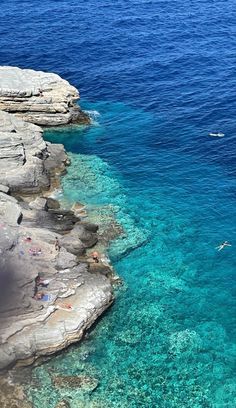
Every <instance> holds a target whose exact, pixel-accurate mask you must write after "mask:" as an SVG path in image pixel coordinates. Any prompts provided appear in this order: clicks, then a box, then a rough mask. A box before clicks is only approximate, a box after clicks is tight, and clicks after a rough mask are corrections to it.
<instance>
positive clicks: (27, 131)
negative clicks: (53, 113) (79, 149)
mask: <svg viewBox="0 0 236 408" xmlns="http://www.w3.org/2000/svg"><path fill="white" fill-rule="evenodd" d="M54 156H56V157H59V158H60V159H61V160H60V171H62V170H63V169H64V168H65V165H66V164H67V158H66V154H65V150H64V147H63V146H62V145H54V144H51V143H46V142H45V141H44V140H43V131H42V129H41V128H40V127H39V126H36V125H33V124H31V123H27V122H24V121H23V120H21V119H19V118H17V117H15V116H14V115H11V114H9V113H6V112H1V111H0V183H1V191H3V192H4V191H5V192H7V191H8V190H9V189H10V190H11V191H14V192H17V191H20V192H21V193H30V194H33V193H38V192H40V191H41V190H43V189H47V188H49V186H50V176H51V173H52V172H53V170H54V169H56V168H58V167H59V163H58V159H57V160H53V157H54Z"/></svg>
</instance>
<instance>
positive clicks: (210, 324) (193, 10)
mask: <svg viewBox="0 0 236 408" xmlns="http://www.w3.org/2000/svg"><path fill="white" fill-rule="evenodd" d="M0 17H1V21H2V24H1V26H0V33H1V49H0V64H1V65H17V66H20V67H26V68H33V69H39V70H45V71H53V72H56V73H58V74H60V75H61V76H63V77H64V78H65V79H67V80H69V81H70V82H71V83H72V84H73V85H75V86H76V87H78V88H79V90H80V92H81V97H82V107H83V108H84V109H87V110H89V111H90V112H92V113H91V115H92V116H93V118H94V125H93V126H91V127H88V128H82V129H80V130H79V129H77V130H75V129H74V130H73V129H71V130H67V131H66V132H65V131H57V132H54V131H51V132H50V133H48V135H47V137H48V138H49V139H50V140H52V141H56V142H63V143H64V144H65V146H66V149H67V150H68V151H69V152H70V154H71V155H72V158H73V161H72V166H71V168H70V169H69V172H68V175H67V176H66V177H65V178H64V179H63V188H64V195H65V197H66V198H67V200H71V201H73V200H78V201H82V202H83V201H84V202H85V203H87V204H88V207H89V211H90V214H91V216H92V217H96V216H97V217H99V219H101V218H103V219H109V220H110V219H111V218H112V217H114V216H115V217H116V218H117V219H118V220H119V222H120V223H121V224H122V226H123V230H124V232H123V234H122V236H120V238H119V239H118V240H116V241H115V242H113V243H112V244H111V247H110V255H111V257H112V259H113V263H114V265H115V268H116V270H117V272H118V273H119V274H120V275H121V277H122V278H123V280H124V286H123V287H122V289H121V290H120V291H118V293H117V300H116V303H115V304H114V306H113V307H112V308H111V310H110V311H109V312H108V313H107V314H106V315H105V316H104V318H103V319H102V320H101V321H100V322H99V323H98V324H97V325H96V327H95V328H94V329H93V331H92V332H91V333H90V336H89V337H88V339H87V340H86V341H85V342H84V343H83V344H81V345H77V346H74V347H72V348H70V349H69V350H68V351H67V352H65V353H63V354H61V355H60V356H57V357H55V358H53V359H52V360H51V361H50V362H48V363H46V364H44V365H42V366H41V367H38V368H36V369H35V370H34V371H33V377H32V382H31V383H30V384H29V395H31V398H32V399H33V401H34V406H35V408H39V407H40V408H41V407H42V406H45V408H46V407H47V408H55V405H56V402H57V401H58V400H60V399H62V398H63V396H64V397H65V399H67V400H68V401H70V403H71V406H72V408H82V407H83V408H91V407H93V408H94V407H96V408H101V407H102V408H104V407H106V408H107V407H109V408H113V407H118V408H119V407H122V408H127V407H129V408H136V407H144V408H156V407H158V408H188V407H191V408H202V407H203V408H235V406H236V401H235V398H236V364H235V361H236V346H235V344H236V341H235V340H236V318H235V316H236V313H235V311H236V310H235V309H236V302H235V295H236V277H235V270H236V253H235V246H236V239H235V236H236V235H235V226H236V194H235V191H236V178H235V175H236V168H235V163H236V161H235V159H236V157H235V133H236V128H235V111H236V98H235V83H236V82H235V66H236V58H235V27H236V11H235V2H234V1H233V0H226V1H225V0H224V1H223V0H196V1H194V2H193V1H190V0H181V1H180V0H176V1H170V0H116V1H113V2H111V1H108V0H100V1H99V2H97V1H95V0H80V1H78V0H60V1H59V0H41V1H40V2H38V1H36V0H31V1H29V0H21V2H19V1H18V0H2V1H1V8H0ZM209 132H223V133H225V137H223V138H217V137H210V136H208V133H209ZM225 240H228V241H229V242H230V243H231V244H232V247H227V248H225V249H224V250H222V251H220V252H218V251H217V250H216V249H215V248H216V246H217V245H218V244H220V243H221V242H223V241H225ZM63 373H64V374H68V375H70V374H72V375H78V374H84V375H85V374H86V375H87V374H88V375H91V376H92V377H95V378H97V379H98V381H99V385H98V387H97V388H96V390H94V391H93V392H88V391H86V392H85V391H84V393H82V392H81V393H79V392H78V390H77V391H76V390H67V389H60V390H59V389H56V388H55V387H54V386H53V384H52V378H53V375H55V374H63Z"/></svg>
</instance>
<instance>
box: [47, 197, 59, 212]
mask: <svg viewBox="0 0 236 408" xmlns="http://www.w3.org/2000/svg"><path fill="white" fill-rule="evenodd" d="M59 208H60V203H59V201H57V200H55V199H54V198H51V197H48V198H47V199H46V210H58V209H59Z"/></svg>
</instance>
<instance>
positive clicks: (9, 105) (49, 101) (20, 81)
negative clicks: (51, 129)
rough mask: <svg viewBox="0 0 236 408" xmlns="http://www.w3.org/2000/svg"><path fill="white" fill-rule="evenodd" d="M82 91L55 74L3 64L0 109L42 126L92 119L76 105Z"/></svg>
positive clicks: (0, 75)
mask: <svg viewBox="0 0 236 408" xmlns="http://www.w3.org/2000/svg"><path fill="white" fill-rule="evenodd" d="M78 99H79V92H78V91H77V89H76V88H75V87H73V86H72V85H70V84H69V82H67V81H66V80H64V79H62V78H61V77H60V76H59V75H57V74H54V73H46V72H42V71H34V70H31V69H20V68H18V67H9V66H2V67H0V110H3V111H6V112H10V113H14V114H15V115H17V116H19V117H21V118H22V119H24V120H25V121H27V122H31V123H35V124H37V125H41V126H58V125H66V124H68V123H84V124H88V123H89V122H90V120H89V118H88V116H87V115H86V114H85V113H84V112H83V111H82V110H81V109H80V107H79V106H78V105H76V101H77V100H78Z"/></svg>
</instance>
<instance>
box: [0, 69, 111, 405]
mask: <svg viewBox="0 0 236 408" xmlns="http://www.w3.org/2000/svg"><path fill="white" fill-rule="evenodd" d="M0 71H1V72H4V75H3V76H2V77H0V90H1V91H0V93H1V96H0V104H1V108H3V107H4V109H6V106H7V110H11V109H12V110H13V109H14V112H16V115H15V114H14V115H13V114H10V113H6V112H3V111H2V112H0V254H1V256H0V370H1V369H5V368H8V367H11V366H12V365H14V364H15V363H17V362H18V363H19V364H20V363H24V364H30V363H32V362H33V361H34V360H35V359H36V358H38V357H39V356H43V355H48V354H52V353H54V352H56V351H58V350H61V349H62V348H64V347H66V346H68V345H69V344H71V343H73V342H75V341H77V340H79V339H80V338H81V337H82V335H83V333H84V331H85V330H86V329H87V328H88V327H90V326H91V324H92V323H93V322H94V321H95V320H96V319H97V317H98V316H99V315H100V314H101V313H102V312H103V311H104V310H105V309H106V308H107V307H109V305H110V304H111V303H112V301H113V294H112V285H111V281H110V279H109V278H108V277H107V276H108V275H111V274H112V271H111V269H110V268H109V267H108V266H107V265H103V263H102V262H101V261H100V262H99V264H93V261H92V260H91V259H90V258H89V257H88V256H87V253H86V250H87V249H88V248H91V247H93V246H94V245H95V244H96V243H97V241H98V236H97V226H96V225H95V224H89V223H86V222H84V221H81V219H80V218H79V216H76V215H75V213H74V212H73V211H68V210H64V209H61V208H60V204H59V203H58V202H57V201H56V200H53V199H49V198H47V197H45V196H43V195H42V194H45V190H46V189H48V188H50V187H51V183H52V178H53V177H55V175H56V174H60V172H61V171H64V170H65V166H66V165H67V164H68V159H67V155H66V153H65V150H64V147H63V146H62V145H55V144H51V143H46V142H45V141H44V140H43V131H42V129H41V128H40V127H39V126H36V125H34V124H31V123H28V122H26V121H24V120H22V119H21V118H20V116H21V117H25V116H26V119H27V120H29V119H30V120H32V118H33V120H34V121H35V118H40V121H41V123H42V121H43V122H45V121H48V120H49V117H50V125H52V124H54V125H55V123H57V124H58V123H59V124H61V122H63V123H64V121H65V120H66V121H67V120H68V118H69V117H71V116H70V115H71V112H67V113H65V112H60V109H61V110H63V106H67V107H69V104H70V103H72V102H73V100H74V99H76V98H77V97H78V92H77V91H76V89H75V88H73V87H71V86H70V85H69V84H68V83H67V82H66V81H63V80H61V79H60V78H59V77H58V76H57V75H54V74H44V73H37V75H36V74H35V71H30V70H27V71H26V72H24V74H23V76H22V82H21V83H20V82H19V78H20V77H21V74H19V72H22V70H18V69H17V68H2V69H1V68H0ZM15 72H17V75H16V77H15V76H14V73H15ZM10 74H12V75H13V76H12V77H11V78H10V79H9V78H8V77H7V75H10ZM25 75H26V76H25ZM25 78H26V79H25ZM31 78H32V81H31V80H30V79H31ZM35 78H37V80H36V79H35ZM48 78H49V79H48ZM53 78H54V79H55V81H53ZM58 78H59V79H58ZM37 81H39V82H37ZM50 81H51V82H50ZM59 83H61V84H62V89H61V88H60V87H59V85H58V84H59ZM9 84H10V85H9ZM36 85H37V86H36ZM39 87H40V89H42V92H43V94H44V93H45V95H47V97H48V101H49V94H50V95H51V96H50V97H51V99H52V102H48V106H49V107H50V108H51V109H52V107H54V108H55V110H56V109H57V112H55V113H52V114H51V113H50V114H48V116H47V114H45V113H44V111H43V110H42V112H41V113H40V114H39V111H38V110H37V114H36V116H34V113H32V112H33V109H34V107H36V109H39V107H38V105H41V102H37V101H41V98H43V95H40V94H38V93H39ZM40 92H41V91H40ZM3 95H4V96H3ZM33 101H36V102H35V103H36V105H34V102H33ZM56 101H57V102H56ZM50 103H51V105H50ZM37 104H38V105H37ZM43 104H44V102H42V105H43ZM29 107H30V109H31V111H30V113H29V111H28V110H27V109H29ZM54 108H53V109H54ZM25 109H26V110H25ZM65 110H66V107H65ZM38 115H39V116H38ZM51 115H52V116H51ZM45 118H46V119H45ZM54 119H55V120H54ZM52 122H53V123H52ZM48 123H49V122H48ZM48 123H47V124H48ZM57 177H58V175H57ZM43 192H44V193H43ZM14 194H15V196H16V194H17V198H15V197H13V195H14ZM36 194H37V195H36ZM56 237H57V238H56ZM0 399H1V389H0Z"/></svg>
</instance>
